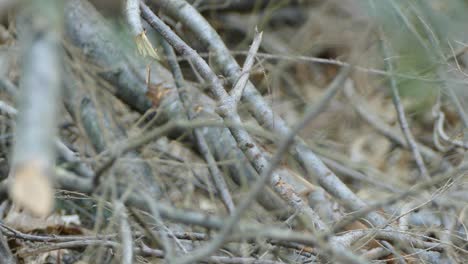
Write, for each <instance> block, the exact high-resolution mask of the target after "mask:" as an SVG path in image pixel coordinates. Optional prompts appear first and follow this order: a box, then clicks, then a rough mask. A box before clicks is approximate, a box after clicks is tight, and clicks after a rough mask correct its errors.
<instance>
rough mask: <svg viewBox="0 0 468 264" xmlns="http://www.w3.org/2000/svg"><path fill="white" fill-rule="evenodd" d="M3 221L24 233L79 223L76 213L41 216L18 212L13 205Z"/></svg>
mask: <svg viewBox="0 0 468 264" xmlns="http://www.w3.org/2000/svg"><path fill="white" fill-rule="evenodd" d="M3 223H4V224H5V225H7V226H9V227H11V228H13V229H16V230H18V231H21V232H24V233H29V232H32V231H36V230H46V229H51V228H52V229H54V230H63V229H65V228H68V227H70V226H80V225H81V222H80V218H79V216H78V215H60V214H52V215H50V216H49V217H47V218H41V217H36V216H33V215H31V214H28V213H25V212H20V211H19V210H18V208H17V207H15V206H12V207H11V208H10V210H9V211H8V213H7V215H6V216H5V218H4V220H3Z"/></svg>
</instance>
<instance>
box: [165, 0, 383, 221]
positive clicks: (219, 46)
mask: <svg viewBox="0 0 468 264" xmlns="http://www.w3.org/2000/svg"><path fill="white" fill-rule="evenodd" d="M158 3H159V4H160V7H161V9H162V10H163V11H165V12H167V13H168V14H169V15H170V16H173V17H175V18H177V20H178V21H179V22H181V23H182V24H184V26H186V27H187V28H189V29H190V30H192V31H193V32H194V33H195V34H196V35H197V37H198V38H199V39H200V40H201V41H202V42H203V43H204V44H205V45H207V46H208V47H209V48H210V50H212V51H214V59H215V61H216V63H217V64H218V65H219V66H220V67H221V69H222V71H223V73H224V74H225V75H226V77H228V80H229V81H231V82H232V81H233V80H237V79H238V78H239V77H240V76H241V72H242V71H241V69H240V66H239V65H238V64H237V62H236V60H235V59H234V58H233V57H232V56H231V54H230V52H229V50H228V49H227V47H226V46H225V45H224V43H223V41H222V40H221V38H220V37H219V35H218V34H217V33H216V31H215V30H214V29H213V28H212V27H211V26H210V25H209V23H208V22H207V21H206V20H205V19H204V18H203V17H202V16H201V15H200V14H199V13H198V12H197V11H196V10H195V9H194V8H193V7H192V6H190V5H189V4H188V3H186V2H185V1H183V0H158ZM231 84H232V83H231ZM243 100H245V101H246V102H247V103H248V106H249V109H250V111H251V112H252V114H253V115H254V116H255V118H256V119H257V121H258V123H259V124H261V125H262V126H263V127H265V128H266V129H267V130H271V131H273V132H274V133H275V134H277V135H278V136H280V137H287V136H288V135H290V134H291V129H290V128H289V127H288V126H287V125H286V122H285V121H284V120H283V119H281V117H280V116H279V115H277V114H274V113H273V111H272V109H271V107H270V106H269V104H268V103H267V102H266V101H265V99H264V98H263V96H262V95H261V94H260V93H259V92H258V91H257V90H256V88H255V86H254V85H253V84H252V83H251V82H248V83H247V85H246V88H245V90H244V94H243ZM291 154H292V155H293V156H294V157H295V158H296V159H297V160H298V161H299V163H300V164H301V165H302V166H303V167H304V169H305V170H306V171H307V173H308V175H309V177H311V176H312V175H313V176H315V177H317V178H318V182H319V184H320V185H321V186H322V187H323V188H324V189H325V190H326V191H327V192H329V193H330V194H331V195H333V196H334V197H335V198H337V200H338V201H339V202H340V203H341V204H343V205H344V206H345V207H346V208H347V209H349V210H359V209H360V208H364V207H365V206H366V203H365V202H364V201H362V200H361V199H360V198H359V197H358V196H357V195H356V194H354V193H353V192H352V191H351V190H350V189H349V188H348V187H347V186H346V185H345V184H344V183H343V182H342V181H341V180H340V179H339V178H338V177H337V176H336V175H335V174H334V173H333V172H332V171H331V170H330V169H329V168H328V167H327V166H325V164H324V163H323V162H322V161H321V160H320V159H319V158H318V157H317V156H316V155H315V153H314V152H312V151H311V150H310V148H309V147H308V146H307V144H306V143H305V142H304V141H303V140H302V139H300V138H296V140H295V144H294V145H293V147H292V148H291ZM367 219H368V220H369V221H370V222H371V223H372V224H374V225H379V224H383V223H385V219H384V218H383V217H382V216H381V215H379V214H378V213H375V212H372V213H370V214H369V215H368V216H367Z"/></svg>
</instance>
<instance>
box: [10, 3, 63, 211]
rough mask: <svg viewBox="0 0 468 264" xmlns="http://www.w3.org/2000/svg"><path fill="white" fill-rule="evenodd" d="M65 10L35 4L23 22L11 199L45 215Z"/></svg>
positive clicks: (50, 196) (48, 207)
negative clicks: (20, 75)
mask: <svg viewBox="0 0 468 264" xmlns="http://www.w3.org/2000/svg"><path fill="white" fill-rule="evenodd" d="M60 5H61V1H48V2H46V3H42V2H40V3H39V2H37V1H30V4H29V5H28V6H27V7H25V9H24V10H22V12H21V13H20V15H19V17H18V21H19V23H18V28H19V30H20V31H19V39H20V43H22V44H23V47H22V49H21V50H22V52H23V60H22V68H23V69H22V78H21V83H20V88H21V92H20V97H19V98H18V100H19V103H18V105H19V107H18V108H19V114H18V121H17V129H16V140H15V145H14V147H13V162H12V163H13V165H12V169H11V172H10V176H9V178H10V181H11V197H12V199H13V201H14V203H16V204H18V205H19V206H21V207H24V208H25V209H26V210H28V211H30V212H32V213H34V214H37V215H40V216H46V215H47V214H49V212H50V211H51V210H52V209H53V203H54V201H53V190H52V184H51V183H50V179H49V175H50V173H51V172H52V171H53V166H54V163H55V149H54V140H55V134H56V130H57V121H58V119H59V116H58V106H59V103H58V102H59V98H60V86H61V80H60V75H61V74H60V72H61V69H62V66H61V63H60V61H61V58H60V56H61V51H60V32H61V30H60V25H61V21H60V17H61V16H60V14H61V12H60V10H61V8H60Z"/></svg>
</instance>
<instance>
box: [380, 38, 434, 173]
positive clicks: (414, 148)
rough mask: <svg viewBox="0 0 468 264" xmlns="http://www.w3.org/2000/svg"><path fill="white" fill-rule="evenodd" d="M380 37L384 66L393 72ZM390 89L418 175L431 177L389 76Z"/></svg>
mask: <svg viewBox="0 0 468 264" xmlns="http://www.w3.org/2000/svg"><path fill="white" fill-rule="evenodd" d="M382 34H383V33H382ZM381 38H382V39H381V45H382V51H383V54H384V56H385V59H384V62H385V67H386V68H387V70H388V71H390V72H393V71H394V69H393V63H392V62H391V60H390V56H391V55H390V51H389V47H388V46H387V45H388V43H387V42H386V41H384V37H383V36H382V35H381ZM390 89H391V90H392V101H393V105H394V106H395V110H396V112H397V116H398V122H399V123H400V127H401V131H402V132H403V135H404V137H405V139H406V142H407V144H408V146H409V148H410V150H411V152H412V153H413V157H414V159H415V161H416V165H417V166H418V169H419V173H420V176H421V177H423V178H424V179H426V180H427V179H430V178H431V177H430V175H429V172H428V171H427V168H426V165H425V164H424V160H423V158H422V156H421V152H420V151H419V147H418V145H417V143H416V140H415V139H414V137H413V134H412V133H411V130H410V128H409V125H408V121H407V120H406V115H405V109H404V107H403V104H402V103H401V99H400V95H399V92H398V87H397V83H396V79H395V78H394V77H390Z"/></svg>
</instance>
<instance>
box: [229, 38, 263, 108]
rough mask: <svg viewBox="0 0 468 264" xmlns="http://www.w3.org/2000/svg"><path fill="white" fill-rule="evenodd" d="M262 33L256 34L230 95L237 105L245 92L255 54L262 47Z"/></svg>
mask: <svg viewBox="0 0 468 264" xmlns="http://www.w3.org/2000/svg"><path fill="white" fill-rule="evenodd" d="M262 35H263V32H260V33H256V34H255V36H254V40H253V41H252V45H251V46H250V49H249V53H248V54H247V58H246V59H245V62H244V66H243V67H242V74H241V77H240V78H239V79H238V80H237V81H236V84H235V85H234V87H233V88H232V90H231V92H230V96H231V97H232V98H233V99H234V101H235V103H236V105H238V104H239V101H240V99H241V97H242V94H243V93H244V89H245V85H246V84H247V81H248V80H249V76H250V74H249V73H250V70H251V69H252V66H253V64H254V61H255V55H256V54H257V51H258V48H259V47H260V43H261V42H262Z"/></svg>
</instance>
